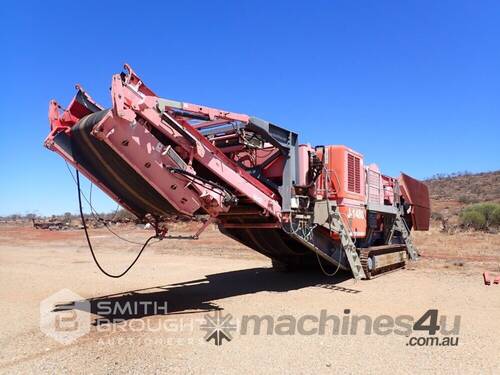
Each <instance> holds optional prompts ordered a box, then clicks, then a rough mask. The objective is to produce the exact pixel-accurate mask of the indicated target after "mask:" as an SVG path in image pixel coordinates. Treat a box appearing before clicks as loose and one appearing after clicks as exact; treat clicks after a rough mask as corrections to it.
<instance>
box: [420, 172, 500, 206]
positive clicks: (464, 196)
mask: <svg viewBox="0 0 500 375" xmlns="http://www.w3.org/2000/svg"><path fill="white" fill-rule="evenodd" d="M424 182H425V183H426V184H427V186H428V187H429V193H430V196H431V200H433V201H456V202H459V203H462V204H470V203H478V202H500V170H498V171H495V172H484V173H477V174H470V173H456V174H452V175H437V176H435V177H433V178H430V179H428V180H426V181H424Z"/></svg>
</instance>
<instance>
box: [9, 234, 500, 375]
mask: <svg viewBox="0 0 500 375" xmlns="http://www.w3.org/2000/svg"><path fill="white" fill-rule="evenodd" d="M191 229H192V227H191V225H188V224H185V225H184V226H182V225H181V226H179V227H178V228H177V230H179V231H181V232H184V231H188V230H191ZM117 231H118V233H120V234H121V235H123V236H124V237H126V238H127V239H133V240H137V241H143V240H144V239H145V238H147V236H148V235H150V232H148V231H145V230H138V229H133V230H131V229H129V228H117ZM92 237H93V239H94V244H95V248H96V252H97V253H98V256H99V259H100V260H101V262H102V264H103V266H104V267H106V268H107V269H109V270H110V271H112V272H119V271H120V270H122V269H123V268H125V267H126V266H127V265H128V264H129V263H130V261H131V260H132V259H133V258H134V256H135V254H136V252H137V251H138V248H139V247H140V246H138V245H134V244H129V243H125V242H123V241H120V240H118V239H117V238H116V237H114V236H112V235H111V234H110V233H109V232H107V231H106V230H105V229H98V230H93V231H92ZM415 242H416V244H417V246H418V247H419V249H420V250H421V252H422V258H421V260H420V261H419V262H417V263H415V264H411V265H410V266H409V267H408V268H407V269H405V270H401V271H397V272H393V273H390V274H388V275H385V276H384V277H379V278H377V279H374V280H370V281H359V282H355V281H354V280H352V279H350V278H349V275H344V274H338V275H336V276H335V277H326V276H323V275H321V274H320V273H317V272H303V273H291V274H283V273H276V272H274V271H273V270H272V269H271V268H270V262H269V260H268V259H267V258H265V257H263V256H261V255H260V254H258V253H255V252H253V251H250V250H248V249H246V248H244V247H242V246H240V245H239V244H237V243H235V242H234V241H232V240H230V239H227V238H225V237H223V236H221V235H220V234H219V233H218V232H217V231H216V230H214V229H213V228H211V229H210V230H208V231H207V232H206V233H204V234H203V235H202V238H201V239H200V240H198V241H188V240H185V241H178V240H176V241H173V240H170V241H167V240H165V241H162V242H160V243H155V244H153V245H152V246H151V247H149V248H148V249H146V251H145V253H144V254H143V257H142V258H141V259H140V260H139V262H138V263H137V265H136V266H135V267H134V268H133V269H132V270H131V272H130V273H129V274H127V275H126V276H125V277H123V278H121V279H110V278H107V277H105V276H104V275H102V274H101V273H100V272H99V271H98V269H97V268H96V266H95V265H94V263H93V261H92V259H91V256H90V254H89V251H88V248H87V245H86V243H85V241H84V237H83V232H82V231H79V230H72V231H58V232H56V231H54V232H50V231H45V230H34V229H32V228H30V227H27V226H26V227H21V226H12V225H5V224H4V225H1V226H0V293H1V294H0V295H1V302H0V313H1V315H2V317H3V319H2V320H1V322H0V332H1V339H0V347H1V348H2V349H1V351H0V372H2V373H27V372H36V373H74V372H79V373H80V372H81V373H97V374H100V373H111V372H120V373H132V372H134V373H136V372H141V373H167V372H168V373H173V374H176V373H179V374H181V373H182V374H185V373H216V372H217V373H243V372H247V373H249V372H250V373H364V374H372V373H450V374H451V373H453V374H456V373H461V374H464V373H481V374H498V373H500V360H499V353H500V340H499V332H500V319H499V317H500V298H499V297H500V285H494V286H489V287H487V286H485V285H484V284H483V281H482V271H483V270H485V269H488V270H490V271H491V272H492V273H496V274H499V275H500V268H499V264H500V235H493V234H478V233H460V234H455V235H445V234H441V233H439V232H438V231H437V230H432V231H430V232H427V233H416V235H415ZM61 289H69V290H71V291H72V292H74V293H77V294H78V295H79V296H81V300H80V302H82V301H83V302H85V303H87V304H88V306H90V307H89V308H88V309H87V310H85V308H83V307H82V306H83V305H85V304H76V305H75V306H73V307H72V308H70V309H69V310H70V312H71V311H73V312H78V314H83V315H85V316H86V317H90V319H91V322H92V324H91V326H90V332H89V333H87V334H85V335H83V336H82V337H80V338H78V339H76V340H75V341H73V342H71V343H69V344H61V343H59V342H58V341H56V340H54V339H53V338H51V337H48V336H47V335H46V334H44V333H43V332H42V331H41V330H40V303H41V301H43V300H44V299H45V298H47V297H49V296H51V295H52V294H53V293H55V292H58V291H59V290H61ZM137 301H142V302H150V303H156V304H157V305H160V306H164V304H165V302H166V303H167V306H168V314H166V315H165V314H163V313H158V312H156V313H155V312H153V313H151V312H148V313H143V314H140V315H130V314H128V313H124V312H111V313H109V312H108V313H104V312H103V311H101V310H99V309H98V306H100V305H99V303H100V302H104V303H108V304H115V305H117V304H123V303H131V302H137ZM85 306H87V305H85ZM429 309H437V310H438V314H439V317H440V319H442V317H443V316H445V317H446V324H443V321H441V320H440V325H441V326H444V325H446V326H447V327H449V326H452V325H453V324H454V322H455V317H457V316H459V317H460V318H459V319H460V321H459V327H458V328H459V329H458V331H455V332H454V333H453V334H452V335H451V337H453V338H457V339H458V343H457V345H456V346H443V345H441V346H427V345H423V346H419V345H416V346H412V345H410V344H409V342H410V339H411V338H412V337H414V338H416V339H418V338H422V340H423V341H422V342H424V341H425V340H426V338H428V337H430V336H429V334H428V333H426V332H424V331H413V332H412V333H411V334H409V337H408V335H398V334H396V333H394V331H390V332H389V333H388V334H382V333H378V334H375V331H376V330H375V328H373V330H372V332H371V334H366V332H364V330H363V329H359V330H358V332H357V333H356V334H353V333H352V332H351V331H350V329H352V325H351V326H350V328H349V329H348V330H346V332H345V333H346V334H342V333H344V332H343V331H342V332H338V333H332V331H333V328H334V327H333V325H332V326H329V325H327V326H326V329H325V332H324V334H319V332H318V333H316V334H304V333H302V334H301V333H299V332H298V329H297V330H295V332H292V331H291V330H285V331H286V333H287V334H283V331H280V330H278V327H277V326H275V327H274V328H275V330H274V331H273V330H271V332H272V334H267V333H268V332H267V331H266V330H264V329H263V330H262V332H261V333H260V334H258V335H255V334H253V332H252V330H250V331H248V332H247V333H246V334H244V333H243V332H241V330H239V329H240V328H237V330H236V331H233V332H232V340H231V341H222V345H220V346H216V345H214V341H209V342H207V341H205V340H204V339H203V337H204V335H205V332H204V331H202V330H201V325H202V324H203V323H204V322H205V315H206V314H210V315H211V316H212V315H214V314H215V313H216V312H217V311H219V312H220V313H221V314H222V315H223V316H225V315H226V314H231V316H232V320H231V322H236V323H235V324H236V326H238V327H240V323H241V325H242V322H243V321H244V319H245V317H248V316H249V315H259V316H262V315H269V316H271V318H272V319H274V321H280V320H281V318H283V316H289V318H288V321H291V320H294V319H295V320H297V321H298V320H299V319H300V317H304V316H308V315H313V316H315V317H318V316H320V315H321V311H322V310H323V311H325V310H326V312H327V313H328V315H332V314H333V315H336V316H338V317H340V319H345V318H346V317H347V318H349V317H351V318H353V317H354V316H355V315H357V316H361V315H365V316H368V318H369V319H371V320H373V321H375V320H377V317H380V316H381V315H387V316H388V317H390V318H391V319H396V318H397V317H398V316H401V315H408V316H410V317H411V318H412V319H413V320H417V319H418V318H419V317H421V316H422V314H424V312H426V311H427V310H429ZM89 310H90V313H89V312H88V311H89ZM346 310H348V311H347V312H346ZM51 313H53V314H57V313H58V311H57V310H56V309H54V311H53V312H51ZM214 316H215V315H214ZM280 317H281V318H280ZM103 319H115V322H114V323H113V324H107V323H105V322H104V323H103ZM131 322H134V324H135V326H132V325H131V324H130V323H131ZM166 322H168V324H166ZM342 322H344V320H342ZM313 323H314V322H313V321H312V320H310V321H309V325H308V328H311V327H314V324H313ZM361 327H364V325H361ZM441 328H443V327H441ZM309 332H310V331H309ZM378 332H381V331H380V330H379V331H378ZM383 332H385V333H387V330H386V331H383ZM279 333H282V334H279ZM434 337H438V338H439V339H440V340H441V339H443V338H446V337H450V336H445V335H444V334H443V333H442V332H438V333H437V334H436V335H434Z"/></svg>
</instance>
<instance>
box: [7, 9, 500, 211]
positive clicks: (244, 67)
mask: <svg viewBox="0 0 500 375" xmlns="http://www.w3.org/2000/svg"><path fill="white" fill-rule="evenodd" d="M209 3H210V4H209ZM0 15H1V16H2V23H1V24H0V42H1V45H2V54H1V58H0V68H1V69H0V71H1V72H3V76H2V89H1V90H0V110H1V113H2V117H1V120H0V124H1V130H2V136H1V137H0V172H1V176H2V177H1V181H2V183H1V184H0V215H5V214H10V213H27V212H35V213H39V214H49V213H62V212H65V211H71V212H76V211H77V201H76V192H75V186H74V184H73V182H72V180H71V177H70V176H69V174H68V172H67V170H66V167H65V165H64V162H63V160H62V159H60V158H59V157H58V156H57V155H55V154H53V153H51V152H49V151H48V150H46V149H44V148H43V147H42V141H43V139H44V138H45V136H46V135H47V133H48V131H49V126H48V122H47V104H48V101H49V100H50V99H51V98H55V99H57V100H58V101H59V102H60V103H61V104H62V105H66V104H67V103H68V102H69V100H70V99H71V98H72V96H73V95H74V93H75V91H74V84H75V83H80V84H82V85H83V87H85V88H86V90H87V91H88V92H89V93H90V94H91V95H92V96H93V97H94V98H95V99H97V100H98V101H99V102H101V103H102V104H104V105H109V103H110V98H109V90H108V88H109V86H110V79H111V75H112V74H114V73H117V72H119V71H121V67H122V64H123V63H124V62H128V63H129V64H131V65H132V67H133V68H134V69H135V70H136V71H137V72H138V74H139V75H140V76H142V78H143V79H144V81H145V82H146V83H148V84H149V85H150V86H151V87H152V88H153V90H155V91H156V92H157V93H158V94H160V95H161V96H163V97H167V98H172V99H178V100H185V101H189V102H193V103H200V104H204V105H210V106H214V107H220V108H224V109H228V110H232V111H237V112H243V113H248V114H252V115H255V116H258V117H261V118H265V119H268V120H270V121H273V122H275V123H277V124H279V125H281V126H283V127H287V128H290V129H292V130H295V131H297V132H299V133H300V139H301V141H302V142H310V143H311V144H313V145H316V144H346V145H348V146H350V147H352V148H354V149H356V150H358V151H360V152H361V153H363V154H364V155H365V160H366V161H368V162H376V163H378V164H379V165H380V166H381V168H382V171H383V172H385V173H387V174H391V175H397V174H398V173H399V171H401V170H403V171H405V172H407V173H408V174H410V175H413V176H415V177H417V178H425V177H428V176H431V175H433V174H435V173H439V172H455V171H463V170H469V171H473V172H479V171H488V170H496V169H499V167H500V156H499V155H500V152H499V140H500V2H498V1H495V0H492V1H486V0H484V1H483V0H482V1H472V0H471V1H460V0H454V1H435V0H432V1H426V0H413V1H397V0H394V1H382V0H376V1H352V0H345V1H300V2H294V1H276V2H271V1H255V2H253V1H245V2H243V1H241V2H239V1H227V2H222V1H210V2H209V1H199V2H192V1H185V2H184V1H180V2H171V1H162V2H158V3H156V4H155V3H154V2H146V1H144V2H127V1H123V0H122V1H119V2H112V1H99V2H94V3H93V2H92V1H85V2H77V1H73V2H60V3H57V2H51V1H46V2H30V1H22V2H15V1H11V2H9V3H8V5H2V7H1V9H0ZM87 187H88V185H86V188H87ZM95 206H96V208H97V209H98V210H100V211H106V210H111V209H113V208H114V207H115V205H114V203H112V202H111V201H110V200H109V199H107V198H106V197H104V196H103V195H102V194H101V195H99V196H98V197H97V198H96V201H95Z"/></svg>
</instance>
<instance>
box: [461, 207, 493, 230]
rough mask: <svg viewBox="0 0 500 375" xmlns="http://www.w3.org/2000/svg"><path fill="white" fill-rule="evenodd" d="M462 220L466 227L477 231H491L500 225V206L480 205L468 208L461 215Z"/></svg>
mask: <svg viewBox="0 0 500 375" xmlns="http://www.w3.org/2000/svg"><path fill="white" fill-rule="evenodd" d="M460 220H461V221H462V224H463V225H464V226H466V227H470V228H474V229H476V230H485V229H490V228H491V227H496V226H499V225H500V204H498V203H478V204H473V205H472V206H469V207H466V208H465V209H464V210H463V211H462V212H461V213H460Z"/></svg>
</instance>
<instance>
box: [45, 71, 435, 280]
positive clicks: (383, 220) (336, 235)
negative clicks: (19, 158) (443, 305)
mask: <svg viewBox="0 0 500 375" xmlns="http://www.w3.org/2000/svg"><path fill="white" fill-rule="evenodd" d="M111 99H112V107H111V108H104V107H102V106H101V105H99V104H98V103H96V102H95V101H94V100H93V99H92V98H91V97H90V96H89V95H88V94H87V93H86V92H85V90H84V89H83V88H82V87H80V86H79V85H77V93H76V96H75V97H74V98H73V100H72V101H71V103H70V104H69V106H68V107H67V108H62V107H61V106H60V105H59V104H58V103H57V102H56V101H54V100H52V101H51V102H50V103H49V122H50V127H51V131H50V134H49V135H48V137H47V138H46V140H45V146H46V147H47V148H48V149H50V150H52V151H55V152H56V153H58V154H59V155H60V156H61V157H63V158H64V159H65V160H66V161H67V162H68V163H70V164H71V165H73V166H74V167H75V168H76V169H78V171H79V172H80V173H82V174H83V175H85V176H86V177H87V178H88V179H89V180H90V181H91V182H92V183H94V184H96V185H97V186H99V187H100V188H101V189H102V190H103V191H104V192H105V193H107V194H108V195H109V196H110V197H111V198H112V199H113V200H115V201H116V202H117V203H118V204H120V205H121V206H122V207H124V208H126V209H127V210H129V211H131V212H132V213H133V214H135V215H136V216H137V217H138V218H140V219H142V220H145V221H150V222H152V223H154V225H158V223H165V222H166V221H167V220H168V219H167V218H168V217H170V216H171V215H172V214H175V215H183V216H187V217H193V216H195V215H208V217H209V219H208V220H207V221H206V223H205V225H204V227H206V226H207V225H208V223H216V224H217V225H218V228H219V230H220V231H221V232H222V233H223V234H225V235H227V236H229V237H231V238H233V239H235V240H236V241H238V242H240V243H242V244H244V245H246V246H248V247H250V248H251V249H254V250H256V251H258V252H259V253H262V254H264V255H265V256H267V257H269V258H270V259H271V260H272V264H273V267H275V268H276V269H278V270H294V269H302V268H306V267H318V266H320V267H321V268H322V269H323V271H324V272H330V271H332V270H333V271H335V272H336V271H337V270H345V271H348V272H351V273H352V275H353V277H354V278H356V279H370V278H372V277H375V276H378V275H380V274H383V273H385V272H387V271H391V270H394V269H398V268H402V267H404V265H405V264H406V262H407V261H408V260H409V259H411V260H415V259H417V257H418V253H417V250H416V248H415V246H414V245H413V244H412V242H411V238H410V231H411V230H428V228H429V219H430V204H429V194H428V189H427V187H426V185H425V184H423V183H422V182H420V181H417V180H416V179H414V178H412V177H410V176H408V175H406V174H401V176H399V177H398V178H393V177H389V176H386V175H384V174H382V173H381V172H380V170H379V168H378V166H377V165H376V164H365V162H364V158H363V155H362V154H360V153H358V152H356V151H354V150H352V149H350V148H349V147H346V146H341V145H326V146H316V147H312V146H311V145H309V144H302V143H299V137H298V134H297V133H294V132H292V131H290V130H287V129H285V128H282V127H280V126H278V125H276V124H273V123H271V122H268V121H265V120H262V119H259V118H257V117H252V116H249V115H246V114H240V113H233V112H229V111H226V110H221V109H215V108H211V107H206V106H202V105H197V104H191V103H187V102H180V101H176V100H170V99H164V98H161V97H159V96H158V95H156V94H155V93H154V92H153V91H152V90H151V89H150V88H149V87H148V86H146V84H145V83H144V82H143V81H142V80H141V78H139V76H138V75H137V74H136V73H135V72H134V71H133V70H132V69H131V68H130V66H128V65H125V69H124V72H122V73H120V74H116V75H114V76H113V77H112V82H111ZM202 229H204V228H201V229H200V231H199V232H198V233H197V234H196V235H195V236H194V238H197V237H198V235H199V233H200V232H201V230H202Z"/></svg>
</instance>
